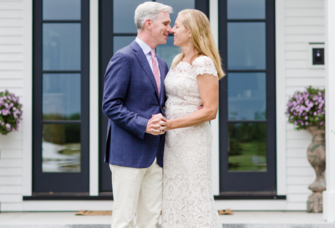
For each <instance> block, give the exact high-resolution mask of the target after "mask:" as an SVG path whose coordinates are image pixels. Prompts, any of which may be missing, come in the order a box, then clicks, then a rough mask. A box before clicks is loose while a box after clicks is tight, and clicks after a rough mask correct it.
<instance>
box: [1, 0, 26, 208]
mask: <svg viewBox="0 0 335 228" xmlns="http://www.w3.org/2000/svg"><path fill="white" fill-rule="evenodd" d="M24 14H25V11H24V2H23V0H0V91H4V90H9V91H10V92H12V93H14V94H15V95H16V96H18V97H19V98H20V102H21V103H23V111H27V109H25V108H26V107H25V100H24V98H23V95H24V86H23V85H24V82H25V77H26V76H28V77H29V74H26V73H25V66H24V64H25V63H24V59H25V58H24V57H25V53H24V50H25V47H24V39H25V28H24V25H25V23H24V18H25V15H24ZM28 54H29V53H28ZM30 55H31V53H30ZM27 61H28V62H29V59H27ZM30 65H31V64H30ZM30 68H31V67H30ZM28 106H29V105H27V107H28ZM28 112H29V109H28ZM28 116H30V115H29V114H28ZM24 117H27V115H24V116H23V118H24ZM25 121H26V122H27V121H30V120H29V119H28V120H25ZM23 126H24V121H23V122H21V124H20V126H19V130H18V131H17V132H12V133H10V134H8V135H6V136H4V135H1V134H0V211H21V210H22V195H23V162H24V161H23V158H24V157H23V153H24V152H25V150H24V140H23V136H24V133H23V132H24V130H23ZM29 153H30V151H29Z"/></svg>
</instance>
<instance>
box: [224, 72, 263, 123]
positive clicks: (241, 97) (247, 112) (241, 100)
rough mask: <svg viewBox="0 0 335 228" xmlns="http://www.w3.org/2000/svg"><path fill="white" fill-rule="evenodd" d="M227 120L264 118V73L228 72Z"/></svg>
mask: <svg viewBox="0 0 335 228" xmlns="http://www.w3.org/2000/svg"><path fill="white" fill-rule="evenodd" d="M228 118H229V120H265V119H266V74H265V73H229V74H228Z"/></svg>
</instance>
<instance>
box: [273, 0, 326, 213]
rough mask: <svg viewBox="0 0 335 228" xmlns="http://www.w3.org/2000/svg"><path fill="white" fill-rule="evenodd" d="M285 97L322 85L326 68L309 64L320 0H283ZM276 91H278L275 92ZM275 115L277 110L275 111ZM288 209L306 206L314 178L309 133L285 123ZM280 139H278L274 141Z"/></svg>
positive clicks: (320, 19)
mask: <svg viewBox="0 0 335 228" xmlns="http://www.w3.org/2000/svg"><path fill="white" fill-rule="evenodd" d="M284 12H285V23H284V25H285V71H284V72H285V75H277V77H285V88H286V90H285V100H286V101H287V100H288V99H289V97H290V96H292V95H293V94H294V92H295V91H297V90H299V91H302V90H304V89H305V88H306V87H308V86H310V85H311V86H313V87H319V88H324V87H325V69H324V68H311V67H310V65H309V60H310V56H309V54H310V52H309V49H310V48H311V47H310V44H309V43H311V42H324V41H325V21H324V20H325V18H324V1H323V0H285V10H284ZM277 94H278V92H277ZM277 115H278V113H277ZM285 127H286V175H287V176H286V182H287V189H286V194H287V210H306V207H307V206H306V202H307V198H308V196H309V195H310V194H311V193H312V191H310V190H309V189H308V185H309V184H311V183H312V182H313V181H314V179H315V173H314V169H313V168H312V167H311V165H310V164H309V163H308V160H307V147H308V145H309V144H310V143H311V139H312V137H311V135H310V134H309V133H308V132H306V131H295V130H294V128H293V125H292V124H289V123H287V124H286V126H285ZM277 143H280V142H277Z"/></svg>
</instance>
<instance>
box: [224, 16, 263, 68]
mask: <svg viewBox="0 0 335 228" xmlns="http://www.w3.org/2000/svg"><path fill="white" fill-rule="evenodd" d="M265 47H266V40H265V23H264V22H243V23H242V22H230V23H228V57H227V58H228V69H265V68H266V55H265Z"/></svg>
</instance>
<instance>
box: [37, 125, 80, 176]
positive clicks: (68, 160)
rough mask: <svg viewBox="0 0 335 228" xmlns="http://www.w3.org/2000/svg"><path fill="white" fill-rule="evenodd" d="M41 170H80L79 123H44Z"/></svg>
mask: <svg viewBox="0 0 335 228" xmlns="http://www.w3.org/2000/svg"><path fill="white" fill-rule="evenodd" d="M42 137H43V138H42V172H53V173H54V172H80V170H81V168H80V157H81V144H80V124H44V125H43V132H42Z"/></svg>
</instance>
